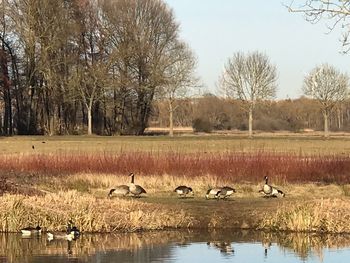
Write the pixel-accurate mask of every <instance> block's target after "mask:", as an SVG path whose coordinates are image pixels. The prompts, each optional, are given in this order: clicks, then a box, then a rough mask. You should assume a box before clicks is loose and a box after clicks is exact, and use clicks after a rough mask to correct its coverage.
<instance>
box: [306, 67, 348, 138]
mask: <svg viewBox="0 0 350 263" xmlns="http://www.w3.org/2000/svg"><path fill="white" fill-rule="evenodd" d="M348 86H349V78H348V76H347V75H346V74H343V73H340V72H339V71H338V70H336V69H335V68H334V67H332V66H330V65H328V64H323V65H321V66H317V67H316V68H314V69H313V70H312V71H311V72H310V73H309V74H308V75H307V76H306V77H305V79H304V86H303V92H304V94H305V95H307V96H310V97H312V98H314V99H316V100H318V101H319V103H320V104H321V110H322V114H323V118H324V136H325V137H328V117H329V113H330V111H331V110H332V109H333V108H334V107H335V106H336V105H337V104H338V103H339V102H341V101H343V100H345V99H346V98H347V96H348Z"/></svg>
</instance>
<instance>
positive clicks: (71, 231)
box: [67, 220, 80, 238]
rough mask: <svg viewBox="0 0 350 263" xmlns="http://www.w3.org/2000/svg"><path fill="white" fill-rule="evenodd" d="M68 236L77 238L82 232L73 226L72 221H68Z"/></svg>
mask: <svg viewBox="0 0 350 263" xmlns="http://www.w3.org/2000/svg"><path fill="white" fill-rule="evenodd" d="M67 234H72V235H73V238H77V237H78V236H79V235H80V230H79V229H78V228H77V227H76V226H75V225H74V224H73V221H72V220H68V224H67Z"/></svg>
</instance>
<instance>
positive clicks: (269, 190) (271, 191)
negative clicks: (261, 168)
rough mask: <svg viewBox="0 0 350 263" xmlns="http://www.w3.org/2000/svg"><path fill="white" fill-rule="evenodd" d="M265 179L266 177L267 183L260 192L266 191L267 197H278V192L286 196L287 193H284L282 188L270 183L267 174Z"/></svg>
mask: <svg viewBox="0 0 350 263" xmlns="http://www.w3.org/2000/svg"><path fill="white" fill-rule="evenodd" d="M264 179H265V184H264V186H263V189H262V190H260V191H259V192H262V193H264V194H265V196H266V197H277V196H278V194H280V195H281V196H282V197H284V196H285V193H283V192H282V191H281V190H279V189H277V188H275V187H273V186H271V185H269V184H268V177H267V176H265V177H264Z"/></svg>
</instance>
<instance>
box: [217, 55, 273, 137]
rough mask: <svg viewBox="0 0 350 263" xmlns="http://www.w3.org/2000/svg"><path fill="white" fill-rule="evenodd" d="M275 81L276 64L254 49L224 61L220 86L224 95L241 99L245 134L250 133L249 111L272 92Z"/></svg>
mask: <svg viewBox="0 0 350 263" xmlns="http://www.w3.org/2000/svg"><path fill="white" fill-rule="evenodd" d="M276 81H277V73H276V66H274V65H272V64H271V63H270V61H269V58H268V57H267V56H266V55H264V54H262V53H260V52H258V51H255V52H253V53H249V54H243V53H241V52H238V53H235V54H234V55H233V56H232V58H229V60H228V62H227V64H226V65H225V68H224V72H223V73H222V76H221V77H220V86H221V88H222V90H223V92H224V94H225V95H226V96H227V97H229V98H236V99H239V100H242V102H243V104H242V105H243V107H244V110H245V111H246V112H247V113H248V116H249V117H248V127H249V137H252V136H253V111H254V108H255V105H256V102H257V101H259V100H265V99H270V98H273V97H274V96H275V93H276Z"/></svg>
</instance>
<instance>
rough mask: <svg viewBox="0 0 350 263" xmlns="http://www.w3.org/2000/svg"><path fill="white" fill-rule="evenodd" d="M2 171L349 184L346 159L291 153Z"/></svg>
mask: <svg viewBox="0 0 350 263" xmlns="http://www.w3.org/2000/svg"><path fill="white" fill-rule="evenodd" d="M0 167H1V171H2V172H7V171H14V172H24V173H27V172H28V173H29V172H35V173H39V174H42V175H52V176H57V175H64V174H72V173H78V172H89V173H96V174H99V173H103V174H106V173H117V174H127V173H129V172H130V171H133V172H134V173H137V174H143V175H163V174H170V175H185V176H188V177H196V176H202V175H212V176H217V177H222V178H224V179H227V180H230V181H232V182H241V181H249V182H258V181H261V180H262V178H263V177H264V176H265V175H269V176H270V178H273V179H272V180H273V181H274V182H275V183H279V182H299V183H300V182H324V183H350V157H348V156H345V157H344V156H338V155H330V156H299V155H293V154H290V153H288V154H287V153H269V152H255V153H239V152H224V153H181V152H166V153H164V152H156V153H154V152H153V153H152V152H149V153H145V152H125V153H120V154H117V155H115V154H108V153H96V154H78V155H77V154H68V153H62V154H54V155H44V154H34V155H21V156H18V155H8V156H1V157H0Z"/></svg>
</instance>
